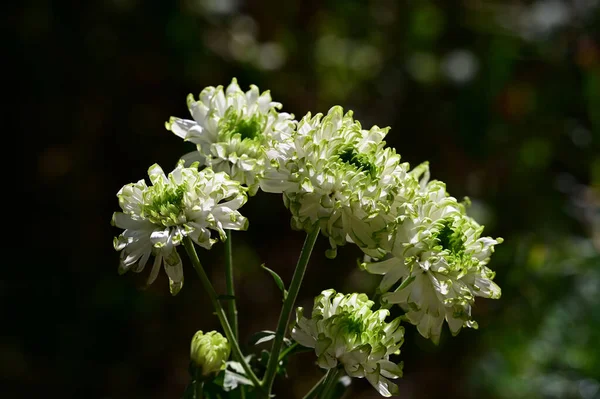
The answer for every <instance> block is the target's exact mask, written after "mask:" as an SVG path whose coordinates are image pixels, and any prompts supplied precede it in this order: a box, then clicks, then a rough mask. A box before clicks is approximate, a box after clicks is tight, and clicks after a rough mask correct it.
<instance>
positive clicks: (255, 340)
mask: <svg viewBox="0 0 600 399" xmlns="http://www.w3.org/2000/svg"><path fill="white" fill-rule="evenodd" d="M274 339H275V331H270V330H263V331H259V332H257V333H254V334H252V336H251V337H250V345H260V344H264V343H265V342H269V341H272V340H274ZM283 342H284V344H285V345H286V346H290V345H291V344H292V341H291V340H290V339H289V338H283Z"/></svg>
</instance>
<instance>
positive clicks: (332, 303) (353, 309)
mask: <svg viewBox="0 0 600 399" xmlns="http://www.w3.org/2000/svg"><path fill="white" fill-rule="evenodd" d="M373 304H374V302H373V301H371V300H369V298H368V297H367V295H365V294H356V293H355V294H349V295H343V294H337V295H336V292H335V291H334V290H331V289H330V290H325V291H323V292H322V293H321V295H319V296H317V297H316V298H315V304H314V307H313V311H312V318H311V319H307V318H305V317H304V316H303V315H302V312H303V309H302V308H298V309H297V311H296V323H295V325H294V327H293V328H292V338H293V339H294V340H296V341H297V342H298V343H299V344H301V345H303V346H306V347H309V348H315V352H316V355H317V358H318V360H317V364H318V365H319V367H321V368H323V369H332V368H334V367H338V366H341V367H343V368H344V370H345V371H346V373H347V374H348V375H349V376H350V377H357V378H363V377H366V378H367V380H368V381H369V382H370V383H371V385H373V387H375V389H377V391H378V392H379V393H380V394H381V395H383V396H391V395H392V394H395V393H397V392H398V387H397V386H396V384H394V383H392V382H391V381H390V380H389V378H392V379H395V378H399V377H401V376H402V363H399V364H396V363H393V362H391V361H390V360H389V357H390V355H392V354H394V355H397V354H399V353H400V346H402V343H403V342H404V327H401V326H400V318H396V319H395V320H393V321H391V322H390V323H386V322H385V319H386V317H387V316H389V311H388V310H386V309H380V310H377V311H372V310H371V307H372V306H373Z"/></svg>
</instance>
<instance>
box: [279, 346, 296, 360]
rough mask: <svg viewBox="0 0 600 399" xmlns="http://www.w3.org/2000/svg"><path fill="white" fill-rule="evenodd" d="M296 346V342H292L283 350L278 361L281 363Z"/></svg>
mask: <svg viewBox="0 0 600 399" xmlns="http://www.w3.org/2000/svg"><path fill="white" fill-rule="evenodd" d="M297 346H298V342H294V343H293V344H291V345H290V346H288V347H287V348H285V349H284V350H283V351H282V352H281V354H280V355H279V361H282V360H283V359H284V358H285V357H286V356H287V354H288V353H290V352H291V351H293V350H294V349H295V348H296V347H297Z"/></svg>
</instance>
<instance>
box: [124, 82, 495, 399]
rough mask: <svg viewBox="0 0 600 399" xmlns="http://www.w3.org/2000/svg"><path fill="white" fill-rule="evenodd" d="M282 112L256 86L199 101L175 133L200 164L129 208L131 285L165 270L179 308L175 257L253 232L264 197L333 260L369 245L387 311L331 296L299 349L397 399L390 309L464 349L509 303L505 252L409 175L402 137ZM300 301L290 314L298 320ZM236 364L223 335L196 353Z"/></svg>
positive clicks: (136, 189)
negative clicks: (256, 205) (271, 196)
mask: <svg viewBox="0 0 600 399" xmlns="http://www.w3.org/2000/svg"><path fill="white" fill-rule="evenodd" d="M281 107H282V105H281V104H280V103H278V102H274V101H272V99H271V95H270V93H269V92H268V91H265V92H262V93H261V92H260V91H259V89H258V87H256V86H250V90H248V91H246V92H244V91H242V90H241V89H240V87H239V85H238V84H237V81H236V79H233V80H232V81H231V83H230V84H229V85H228V86H227V88H225V89H224V88H223V87H222V86H217V87H212V86H210V87H207V88H205V89H204V90H202V92H201V93H200V96H199V98H198V100H196V99H194V97H193V96H192V95H191V94H190V95H189V96H188V108H189V111H190V113H191V116H192V118H193V119H180V118H175V117H172V118H171V119H170V121H169V122H167V123H166V127H167V129H168V130H170V131H172V132H173V133H174V134H175V135H177V136H179V137H181V138H183V139H184V140H185V141H189V142H192V143H194V144H195V145H196V147H197V151H194V152H193V153H190V154H187V155H184V156H183V157H182V159H181V160H180V162H179V163H178V165H177V167H176V168H175V170H173V172H172V173H170V174H169V175H168V176H166V175H165V173H164V172H163V171H162V169H161V168H160V167H159V166H158V165H154V166H152V167H151V168H150V169H149V172H148V173H149V176H150V181H151V183H152V185H150V186H147V185H146V183H145V182H144V180H140V181H138V182H137V183H132V184H128V185H126V186H124V187H123V188H122V189H121V190H120V191H119V193H118V194H117V196H118V198H119V204H120V206H121V208H122V212H117V213H115V214H114V216H113V224H114V225H115V226H117V227H119V228H122V229H124V231H123V232H122V233H121V234H120V235H119V236H118V237H117V238H115V239H114V247H115V249H116V250H117V251H121V262H120V266H119V271H120V272H121V273H124V272H126V271H128V270H130V269H131V270H133V271H135V272H140V271H142V270H143V269H144V267H145V266H146V264H147V263H148V260H149V258H150V257H151V256H154V263H153V267H152V271H151V272H150V277H149V278H148V284H150V283H152V282H153V281H154V280H155V279H156V277H157V275H158V272H159V271H160V268H161V266H163V265H164V268H165V271H166V274H167V275H168V277H169V282H170V288H171V293H172V294H176V293H177V292H178V291H179V290H180V289H181V287H182V285H183V269H182V261H181V258H180V257H179V254H178V252H177V249H176V248H177V246H179V245H180V244H181V243H182V242H183V240H184V239H189V240H191V241H193V242H194V243H196V244H197V245H199V246H201V247H204V248H206V249H210V248H211V247H212V245H213V244H214V243H215V242H216V241H218V239H221V240H225V239H226V233H225V229H231V230H246V229H247V227H248V220H247V219H246V218H245V217H243V216H242V215H241V214H240V213H239V211H238V209H239V208H240V207H241V206H242V205H243V204H244V203H245V202H246V200H247V195H250V196H254V195H255V194H256V193H257V191H258V190H259V189H261V190H263V191H264V192H267V193H275V194H279V195H282V197H283V202H284V204H285V206H286V207H287V208H288V209H289V210H290V212H291V225H292V228H294V229H297V230H304V231H306V232H310V233H312V234H313V235H312V237H313V238H314V237H316V235H317V234H319V230H320V232H322V233H323V234H324V235H325V236H326V237H327V238H328V240H329V244H330V249H329V250H328V251H327V253H326V255H327V256H328V257H330V258H334V257H335V256H336V253H337V248H338V247H340V246H342V245H345V244H346V243H353V244H356V245H357V246H358V247H359V248H360V249H361V250H362V251H363V252H364V254H365V255H366V257H367V258H369V259H368V260H369V261H365V262H363V263H362V264H361V268H362V269H363V270H365V271H367V272H369V273H372V274H378V275H381V276H382V279H381V282H380V284H379V287H378V290H377V295H376V297H378V298H380V299H379V301H378V302H377V303H376V302H374V301H372V300H370V299H369V297H368V296H367V295H366V294H358V293H354V294H349V295H344V294H339V293H336V292H335V291H334V290H331V289H330V290H325V291H323V292H322V293H321V295H319V296H317V298H316V299H315V302H314V307H313V310H312V316H311V318H310V319H307V318H305V317H304V316H303V314H302V313H303V310H302V308H298V309H297V313H296V322H295V324H294V326H293V328H292V332H291V335H292V338H293V339H295V340H296V341H297V342H298V343H299V344H301V345H304V346H306V347H310V348H314V349H315V352H316V355H317V364H318V365H319V366H320V367H321V368H323V369H328V370H330V369H334V368H339V369H342V368H343V369H344V371H345V372H346V373H347V374H348V375H349V376H351V377H357V378H367V380H368V381H369V382H370V383H371V384H372V385H373V387H375V389H377V391H378V392H379V393H380V394H381V395H383V396H390V395H392V394H394V393H397V386H396V385H395V384H393V383H392V382H391V381H390V379H395V378H399V377H401V375H402V365H401V363H394V362H392V361H391V360H390V356H391V355H394V354H399V352H400V350H399V348H400V346H401V345H402V343H403V337H404V328H403V327H401V326H400V320H401V317H398V318H396V319H394V320H393V321H391V322H386V321H385V319H386V318H387V317H388V316H389V315H390V311H389V310H388V308H390V307H391V306H392V305H398V307H399V308H400V309H401V310H402V311H403V312H404V315H403V317H402V319H403V320H407V321H409V322H410V323H412V324H414V325H415V326H416V328H417V330H418V331H419V333H420V334H421V335H422V336H424V337H426V338H430V339H431V340H433V341H434V342H435V343H437V342H439V339H440V336H441V331H442V326H443V324H444V321H446V322H447V324H448V326H449V328H450V331H451V333H452V334H453V335H456V334H458V332H459V331H460V330H461V328H463V327H472V328H476V327H477V323H476V322H475V321H474V320H473V319H472V316H471V310H472V307H473V305H474V303H475V297H478V296H479V297H485V298H494V299H495V298H499V297H500V287H498V286H497V285H496V284H495V283H494V282H493V279H494V272H493V271H491V270H490V269H489V268H488V266H487V265H488V263H489V261H490V257H491V255H492V253H493V252H494V248H495V245H497V244H500V243H502V239H501V238H496V239H494V238H491V237H485V236H483V226H480V225H479V224H478V223H477V222H476V221H475V220H473V219H472V218H471V217H469V216H468V215H467V212H466V209H467V205H468V200H465V201H464V202H459V201H458V200H457V199H456V198H454V197H452V196H451V195H449V194H448V192H447V190H446V185H445V184H444V183H443V182H441V181H437V180H430V172H429V164H428V163H427V162H425V163H423V164H421V165H419V166H417V167H416V168H414V169H412V170H411V169H410V167H409V165H408V163H403V162H401V158H400V155H399V154H398V153H396V151H395V150H394V149H393V148H390V147H387V146H386V142H385V141H384V139H385V137H386V135H387V133H388V130H389V128H380V127H378V126H373V127H371V128H370V129H363V127H362V126H361V124H360V122H358V121H357V120H355V119H354V115H353V113H352V111H346V112H345V111H344V110H343V108H342V107H339V106H334V107H332V108H331V109H329V111H328V112H327V113H326V114H325V115H323V114H321V113H318V114H316V115H314V116H313V115H312V114H311V113H308V114H307V115H306V116H304V117H303V118H302V119H301V120H300V121H299V122H298V121H296V120H294V116H293V115H291V114H288V113H284V112H280V111H279V110H280V109H281ZM186 163H187V164H189V163H191V165H190V166H189V167H185V165H186ZM199 168H201V169H199ZM215 233H216V234H215ZM187 243H188V244H189V241H188V242H187ZM311 249H312V247H311ZM308 253H310V251H309V252H308ZM301 259H303V257H302V256H301ZM307 259H308V258H306V261H307ZM196 260H197V259H196ZM305 265H306V264H304V266H305ZM302 270H303V269H302ZM272 273H273V274H274V272H272ZM230 275H231V274H230ZM299 275H302V273H300V274H299ZM294 276H296V274H294ZM295 278H296V277H294V279H295ZM277 279H279V277H278V276H277ZM279 280H280V279H279ZM279 283H281V284H279ZM279 283H278V284H279V285H281V286H283V283H282V282H281V281H279ZM208 284H210V283H208ZM298 284H299V283H298ZM297 287H299V285H298V286H297ZM209 288H210V287H209ZM208 291H209V292H210V290H208ZM213 291H214V290H213ZM296 292H297V291H296ZM215 296H216V294H215ZM287 300H288V299H287V298H286V301H287ZM294 300H295V299H292V301H291V302H290V303H288V304H287V306H284V309H287V310H286V311H287V312H289V311H290V310H291V309H292V305H293V301H294ZM215 301H216V300H215ZM215 306H217V305H215ZM217 307H218V306H217ZM380 307H381V308H380ZM373 309H378V310H373ZM233 313H235V312H233ZM282 316H285V315H283V313H282ZM287 316H289V313H288V314H287ZM282 320H288V318H287V317H286V318H282ZM278 328H279V327H278ZM280 328H281V329H282V330H284V329H285V328H286V326H285V325H284V326H281V327H280ZM226 331H227V330H226ZM279 337H281V336H279ZM230 338H231V337H230ZM231 339H232V341H231V343H232V344H233V348H234V353H235V351H237V352H238V355H237V356H238V357H240V356H241V355H239V348H238V347H237V346H236V345H235V344H236V342H234V341H235V340H234V339H233V338H231ZM274 347H275V345H274ZM229 352H230V346H229V343H228V342H227V340H226V339H225V338H223V337H222V336H221V335H220V334H218V333H215V332H212V333H208V334H203V333H202V332H201V331H200V332H198V333H197V334H196V336H194V339H193V341H192V359H193V360H194V361H195V362H196V364H197V365H199V366H201V367H202V368H203V369H202V370H203V373H204V374H205V375H207V374H212V373H216V372H218V371H219V370H221V369H222V368H223V365H224V362H225V361H226V359H227V358H228V356H229ZM273 352H274V353H275V355H274V356H273V357H272V359H278V357H277V356H278V353H277V351H276V350H275V349H274V350H273ZM238 360H239V359H238ZM273 364H274V363H273ZM247 370H250V367H249V366H248V367H247ZM247 370H245V372H247ZM269 370H275V368H269V367H267V375H268V374H269ZM250 375H252V373H250ZM333 375H335V373H334V374H333ZM236 378H239V376H238V377H236ZM267 379H268V378H267V376H266V377H265V380H267ZM254 380H255V381H257V378H256V377H255V378H254ZM245 381H246V383H247V382H248V381H250V380H247V379H246V380H245ZM250 382H252V381H250ZM271 382H272V381H271ZM261 385H262V384H261ZM267 385H268V384H267ZM269 387H270V385H269Z"/></svg>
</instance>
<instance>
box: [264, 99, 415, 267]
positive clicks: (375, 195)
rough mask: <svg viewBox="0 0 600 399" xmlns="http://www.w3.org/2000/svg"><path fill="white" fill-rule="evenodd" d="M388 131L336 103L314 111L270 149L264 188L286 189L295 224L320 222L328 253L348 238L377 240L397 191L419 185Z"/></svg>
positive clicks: (366, 244) (297, 226) (366, 242)
mask: <svg viewBox="0 0 600 399" xmlns="http://www.w3.org/2000/svg"><path fill="white" fill-rule="evenodd" d="M387 131H388V128H386V129H380V128H379V127H377V126H374V127H372V128H371V129H370V130H364V129H362V128H361V125H360V123H359V122H358V121H355V120H354V119H353V118H352V112H351V111H349V112H348V113H346V114H344V112H343V109H342V108H341V107H339V106H336V107H332V108H331V109H330V110H329V112H328V113H327V115H326V116H325V117H323V115H322V114H317V115H315V116H314V117H311V114H310V113H309V114H308V115H306V116H305V117H304V118H303V119H302V121H300V123H299V124H298V129H297V131H296V132H295V134H294V135H293V136H292V137H291V138H290V139H288V140H284V141H283V142H280V143H277V144H276V145H274V146H273V148H271V149H270V150H268V151H267V157H268V158H269V161H270V163H269V166H268V167H267V168H266V171H265V175H264V178H263V179H261V181H260V185H261V188H262V190H263V191H266V192H271V193H283V197H284V202H285V204H286V206H287V207H288V208H289V209H290V211H291V212H292V227H293V228H295V229H298V230H305V231H309V230H310V229H311V228H312V227H313V226H314V225H315V223H317V222H318V223H319V225H320V227H321V231H322V232H323V233H324V234H325V235H326V236H327V237H329V241H330V244H331V247H332V250H331V251H328V256H330V257H333V256H335V251H336V247H337V246H338V245H343V244H345V243H346V242H347V241H352V242H355V243H356V244H357V245H359V246H361V247H367V248H372V247H374V246H375V244H376V241H375V240H374V238H373V236H374V234H375V232H376V231H379V230H381V229H383V228H385V226H386V223H387V222H389V221H391V220H393V218H390V217H387V216H386V215H387V214H388V213H389V210H390V206H391V204H392V201H393V199H394V198H395V197H400V196H405V195H409V193H410V192H412V191H414V190H415V189H416V187H418V182H417V181H416V179H409V178H408V177H409V176H408V174H407V170H408V164H406V163H400V155H398V154H396V153H395V151H394V150H393V149H390V148H384V146H385V142H384V141H383V138H384V137H385V135H386V134H387ZM410 182H412V183H410Z"/></svg>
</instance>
